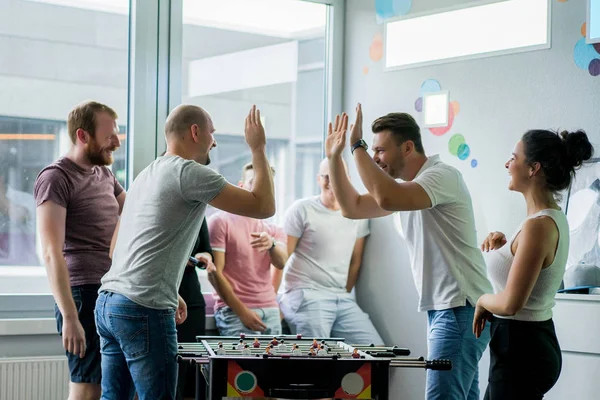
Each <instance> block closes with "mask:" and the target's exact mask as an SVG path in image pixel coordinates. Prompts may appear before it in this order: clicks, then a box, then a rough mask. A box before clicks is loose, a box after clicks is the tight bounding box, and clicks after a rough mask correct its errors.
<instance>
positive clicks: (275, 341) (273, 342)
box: [271, 336, 279, 346]
mask: <svg viewBox="0 0 600 400" xmlns="http://www.w3.org/2000/svg"><path fill="white" fill-rule="evenodd" d="M271 344H272V345H273V346H277V345H278V344H279V342H278V341H277V338H276V337H275V336H273V340H271Z"/></svg>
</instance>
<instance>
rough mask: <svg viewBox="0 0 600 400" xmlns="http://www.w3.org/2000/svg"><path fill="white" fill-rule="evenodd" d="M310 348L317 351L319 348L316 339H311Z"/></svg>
mask: <svg viewBox="0 0 600 400" xmlns="http://www.w3.org/2000/svg"><path fill="white" fill-rule="evenodd" d="M312 348H313V349H318V348H319V342H317V339H313V342H312Z"/></svg>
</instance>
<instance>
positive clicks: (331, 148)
mask: <svg viewBox="0 0 600 400" xmlns="http://www.w3.org/2000/svg"><path fill="white" fill-rule="evenodd" d="M362 123H363V117H362V106H361V105H360V103H359V104H358V105H357V106H356V120H355V121H354V124H352V125H351V126H350V144H351V145H353V144H354V143H356V142H358V141H359V140H360V139H362V137H363V131H362ZM347 131H348V114H346V113H343V114H342V115H336V117H335V123H333V124H332V123H331V122H330V123H329V127H328V129H327V138H326V139H325V155H326V156H327V158H332V157H338V156H340V155H341V154H342V152H343V151H344V146H346V132H347Z"/></svg>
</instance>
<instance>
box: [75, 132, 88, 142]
mask: <svg viewBox="0 0 600 400" xmlns="http://www.w3.org/2000/svg"><path fill="white" fill-rule="evenodd" d="M75 136H76V142H81V143H83V144H88V142H89V141H90V136H91V135H90V134H89V133H88V132H86V131H84V130H83V129H81V128H79V129H77V130H76V131H75Z"/></svg>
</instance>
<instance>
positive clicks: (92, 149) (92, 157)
mask: <svg viewBox="0 0 600 400" xmlns="http://www.w3.org/2000/svg"><path fill="white" fill-rule="evenodd" d="M116 149H117V148H116V147H113V148H102V147H100V146H99V145H98V143H97V142H96V140H95V139H92V140H90V143H89V144H88V145H87V147H86V149H85V155H86V156H87V158H88V160H89V161H90V163H91V164H92V165H98V166H101V167H104V166H108V165H111V164H112V163H113V162H114V159H113V156H112V154H111V155H109V154H108V153H107V151H111V152H112V151H115V150H116Z"/></svg>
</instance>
